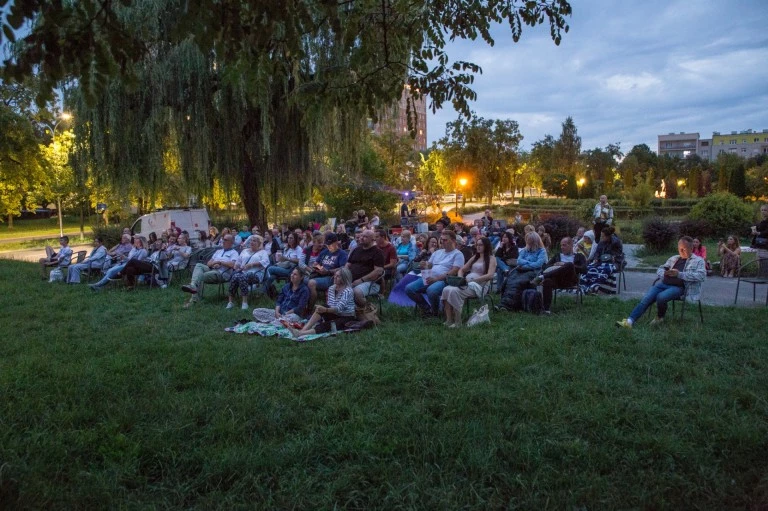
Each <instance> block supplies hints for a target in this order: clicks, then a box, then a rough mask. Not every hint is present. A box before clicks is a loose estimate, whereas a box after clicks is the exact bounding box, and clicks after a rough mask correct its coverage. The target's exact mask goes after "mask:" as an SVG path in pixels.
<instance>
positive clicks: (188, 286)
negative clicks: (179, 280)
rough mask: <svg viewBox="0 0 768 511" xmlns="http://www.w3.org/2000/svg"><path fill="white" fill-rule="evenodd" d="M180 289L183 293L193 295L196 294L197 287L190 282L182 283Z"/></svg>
mask: <svg viewBox="0 0 768 511" xmlns="http://www.w3.org/2000/svg"><path fill="white" fill-rule="evenodd" d="M181 290H182V291H184V292H185V293H191V294H193V295H195V294H197V288H196V287H195V286H193V285H191V284H184V285H183V286H181Z"/></svg>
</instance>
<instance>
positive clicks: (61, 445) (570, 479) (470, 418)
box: [0, 261, 768, 510]
mask: <svg viewBox="0 0 768 511" xmlns="http://www.w3.org/2000/svg"><path fill="white" fill-rule="evenodd" d="M38 271H39V269H38V268H37V267H36V266H35V265H33V264H28V263H19V262H8V261H3V262H0V294H2V296H3V297H4V306H3V307H2V308H0V336H2V338H3V342H2V343H0V394H1V395H2V396H3V399H2V400H0V417H2V418H3V424H4V427H2V428H0V459H2V460H3V464H2V467H3V471H2V479H0V485H2V486H0V487H1V488H2V492H1V493H0V499H1V500H0V507H2V508H3V509H41V508H51V509H85V508H88V509H103V508H108V509H119V508H135V509H154V508H163V509H167V508H174V509H175V508H184V509H190V508H191V509H209V508H241V507H244V506H243V503H244V502H251V503H254V504H255V505H252V506H251V507H258V508H264V509H287V508H292V509H293V508H295V509H316V508H321V509H333V508H356V509H401V508H424V509H468V510H485V509H506V508H508V507H510V502H513V503H514V506H515V507H517V508H520V509H548V508H562V509H585V508H586V509H593V508H605V509H627V508H631V509H666V508H669V509H692V508H693V509H718V510H719V509H749V508H751V507H754V505H755V503H757V502H761V500H760V499H763V494H762V493H761V492H762V490H761V488H762V486H761V485H762V484H763V483H762V481H763V479H764V477H765V473H764V472H765V470H764V467H765V463H764V461H765V459H767V458H768V447H767V446H766V442H765V438H766V437H767V436H768V424H766V421H765V409H764V403H763V398H762V396H763V395H764V389H765V388H766V386H768V377H767V376H766V375H768V344H767V343H765V342H764V340H763V339H762V337H760V336H759V335H755V332H761V331H765V330H766V329H768V317H766V315H765V314H756V313H755V310H754V309H735V308H720V307H706V306H705V311H704V313H705V315H706V321H707V322H706V323H705V325H704V327H699V326H698V323H697V322H696V321H695V320H693V319H691V318H689V316H688V314H686V320H685V321H682V322H676V321H675V322H673V321H668V322H667V324H666V325H664V326H663V327H662V328H660V329H651V328H649V327H648V326H647V323H645V322H644V323H642V324H638V325H637V326H636V327H635V329H633V330H632V331H631V332H624V331H622V332H618V331H617V330H616V328H615V327H614V326H613V324H612V323H613V321H614V320H616V319H617V318H620V317H623V316H626V314H628V313H629V311H630V310H631V309H632V307H633V306H634V305H635V303H636V301H628V302H623V301H620V300H616V299H611V300H607V299H597V298H594V297H588V298H586V299H585V300H584V304H583V305H582V306H581V307H578V306H577V305H576V304H575V303H574V302H573V301H572V300H569V299H568V297H563V296H561V297H560V298H558V301H557V303H556V305H555V310H556V312H557V313H556V314H555V315H553V316H552V317H551V318H548V319H547V320H546V321H543V320H542V319H541V318H538V317H534V316H531V315H528V314H514V315H513V314H496V313H493V312H492V313H491V321H492V323H491V324H490V325H487V326H485V327H483V328H479V329H457V330H453V331H451V333H450V335H447V332H448V331H447V330H446V329H444V328H443V327H442V325H440V323H439V322H438V321H437V320H426V321H423V320H418V319H416V318H415V317H414V316H413V314H412V312H411V311H410V310H407V309H398V308H396V307H390V306H388V305H385V311H384V319H385V321H384V323H383V324H382V325H381V326H380V327H377V328H375V329H371V330H367V331H364V332H361V333H358V334H350V335H347V334H343V335H340V336H338V337H336V338H329V339H322V340H317V341H312V342H310V343H303V344H298V343H295V342H294V341H290V340H285V339H277V338H262V337H259V336H255V335H254V336H248V335H236V334H231V333H226V332H224V330H223V329H224V327H227V326H231V325H232V324H233V323H234V322H235V321H236V320H238V319H240V318H241V317H245V314H240V311H239V310H238V311H237V312H234V311H224V310H223V306H224V303H225V300H226V299H225V298H223V297H217V294H216V290H215V286H213V287H210V288H207V289H206V293H205V298H204V299H203V300H202V303H201V304H200V305H199V306H197V307H196V308H195V310H184V309H182V308H181V304H182V302H183V299H184V297H183V296H182V295H183V293H181V291H180V290H179V289H178V287H177V286H178V284H177V286H172V287H171V288H169V289H166V290H164V291H160V290H157V289H154V290H152V291H150V290H148V289H145V288H139V289H137V290H136V291H134V292H132V293H126V292H124V291H123V290H122V289H121V288H119V287H118V288H116V289H114V288H111V287H110V288H109V289H106V290H104V291H102V292H101V293H92V292H90V291H89V290H88V289H87V287H85V286H84V285H81V286H66V285H63V284H62V285H49V284H47V283H46V282H41V281H40V279H39V276H38V274H37V272H38ZM251 303H252V305H254V306H263V307H269V306H271V305H272V303H271V302H270V301H268V300H263V299H258V300H255V301H252V302H251ZM40 311H45V315H44V318H43V320H39V321H33V320H31V319H30V318H38V317H40ZM689 312H690V311H689ZM724 416H725V417H728V418H729V420H723V417H724ZM542 439H546V441H543V440H542ZM62 460H67V461H66V463H62ZM638 467H642V477H639V476H638ZM521 489H533V491H522V490H521Z"/></svg>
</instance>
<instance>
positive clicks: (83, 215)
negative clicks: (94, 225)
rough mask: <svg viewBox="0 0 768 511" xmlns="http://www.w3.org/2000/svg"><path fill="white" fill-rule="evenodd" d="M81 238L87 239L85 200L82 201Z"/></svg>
mask: <svg viewBox="0 0 768 511" xmlns="http://www.w3.org/2000/svg"><path fill="white" fill-rule="evenodd" d="M80 239H81V240H83V239H85V201H82V200H81V201H80Z"/></svg>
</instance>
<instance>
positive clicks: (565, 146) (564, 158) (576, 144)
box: [555, 116, 581, 176]
mask: <svg viewBox="0 0 768 511" xmlns="http://www.w3.org/2000/svg"><path fill="white" fill-rule="evenodd" d="M579 155H581V137H580V136H579V133H578V129H577V128H576V123H574V122H573V117H570V116H569V117H566V119H565V121H564V122H563V129H562V131H561V132H560V138H558V139H557V142H555V162H556V165H557V167H558V169H559V170H560V171H561V172H563V173H564V174H566V175H568V176H574V175H575V174H576V168H577V164H578V161H579Z"/></svg>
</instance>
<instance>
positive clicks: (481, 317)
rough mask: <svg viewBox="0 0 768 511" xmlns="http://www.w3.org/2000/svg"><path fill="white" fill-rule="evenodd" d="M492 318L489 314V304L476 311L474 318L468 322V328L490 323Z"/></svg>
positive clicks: (471, 317)
mask: <svg viewBox="0 0 768 511" xmlns="http://www.w3.org/2000/svg"><path fill="white" fill-rule="evenodd" d="M490 322H491V317H490V316H489V313H488V304H485V305H483V306H482V307H480V308H479V309H475V312H473V313H472V316H470V318H469V319H468V320H467V326H475V325H482V324H483V323H490Z"/></svg>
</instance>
